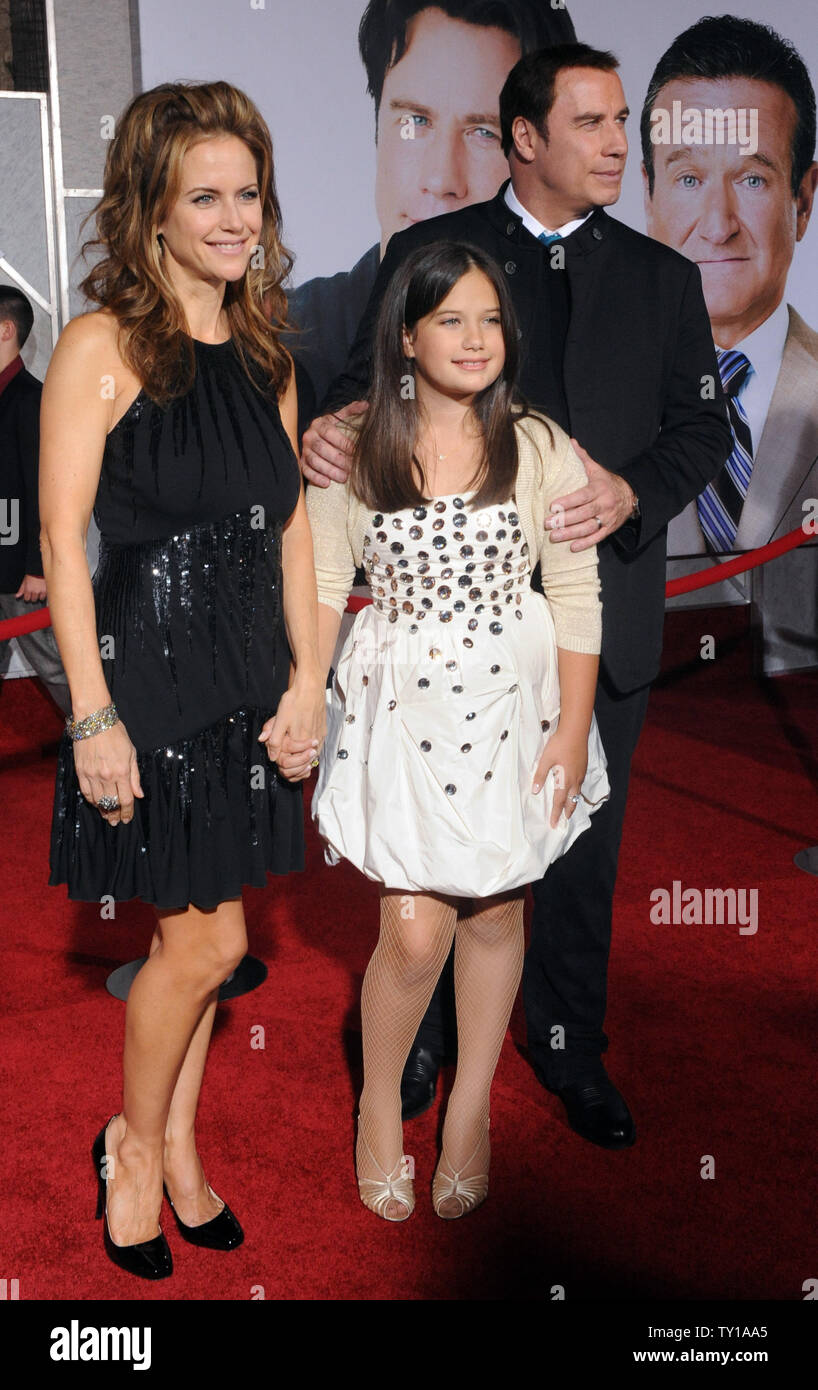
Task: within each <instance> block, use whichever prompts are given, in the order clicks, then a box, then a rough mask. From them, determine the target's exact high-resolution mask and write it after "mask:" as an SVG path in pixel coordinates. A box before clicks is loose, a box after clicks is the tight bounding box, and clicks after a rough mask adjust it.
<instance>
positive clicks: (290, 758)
mask: <svg viewBox="0 0 818 1390" xmlns="http://www.w3.org/2000/svg"><path fill="white" fill-rule="evenodd" d="M325 690H326V679H325V677H324V676H322V675H320V674H319V673H318V672H317V671H316V672H314V673H310V674H304V675H302V676H299V675H298V674H296V676H295V679H294V680H293V683H292V685H291V686H290V688H289V690H286V691H285V692H284V694H283V695H282V697H281V699H280V701H279V704H278V709H277V710H276V712H275V714H274V715H273V716H272V718H270V719H268V720H267V722H266V724H265V725H264V728H263V729H262V731H261V733H260V734H259V743H266V745H267V757H268V758H269V759H270V762H273V763H277V764H278V770H279V772H280V773H281V775H282V776H283V777H286V778H287V780H288V781H289V782H298V781H300V780H301V779H302V778H305V777H309V775H310V772H311V771H312V762H313V759H314V758H317V756H318V750H319V748H320V747H321V744H322V743H323V742H324V738H325V737H326V732H327V702H326V695H325V693H324V692H325Z"/></svg>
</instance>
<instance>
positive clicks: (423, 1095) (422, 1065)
mask: <svg viewBox="0 0 818 1390" xmlns="http://www.w3.org/2000/svg"><path fill="white" fill-rule="evenodd" d="M440 1067H441V1058H440V1057H439V1056H438V1055H437V1054H436V1053H435V1052H432V1051H431V1049H430V1048H428V1047H423V1046H420V1047H418V1046H417V1045H416V1044H415V1045H413V1047H412V1050H411V1052H410V1053H409V1056H408V1057H407V1059H406V1066H405V1067H404V1069H403V1076H402V1077H401V1082H400V1098H401V1101H402V1106H401V1115H402V1117H403V1119H404V1120H414V1119H415V1118H416V1117H417V1116H418V1115H423V1114H425V1112H426V1111H427V1110H428V1109H429V1107H430V1106H432V1105H434V1103H435V1094H436V1092H437V1078H438V1075H439V1073H440Z"/></svg>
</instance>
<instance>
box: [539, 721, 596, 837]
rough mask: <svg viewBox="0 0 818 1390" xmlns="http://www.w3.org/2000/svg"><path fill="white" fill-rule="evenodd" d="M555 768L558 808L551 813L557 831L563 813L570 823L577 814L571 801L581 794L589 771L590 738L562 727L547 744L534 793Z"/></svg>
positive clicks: (555, 807) (552, 822)
mask: <svg viewBox="0 0 818 1390" xmlns="http://www.w3.org/2000/svg"><path fill="white" fill-rule="evenodd" d="M552 767H553V768H554V770H555V782H554V806H553V809H552V812H551V828H552V829H553V828H554V827H555V826H556V824H557V821H558V820H559V818H560V812H561V811H563V810H564V811H565V815H566V819H567V820H570V819H571V816H572V815H573V814H574V810H575V808H576V802H575V801H573V800H572V799H571V798H572V797H574V796H579V795H580V788H581V787H582V783H583V781H584V780H585V773H586V772H587V770H588V738H587V735H586V736H585V737H584V738H579V737H575V736H572V735H570V734H568V733H567V732H564V731H563V730H562V729H560V728H558V729H557V732H556V733H555V734H554V736H553V738H550V739H549V740H548V742H547V744H546V745H545V749H544V752H543V755H542V757H541V758H540V761H539V762H538V763H537V770H536V772H535V773H534V784H533V786H532V789H531V790H532V791H533V792H538V791H540V789H541V788H542V786H543V784H544V782H545V779H546V776H547V775H548V773H549V771H550V769H551V768H552Z"/></svg>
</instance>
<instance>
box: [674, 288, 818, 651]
mask: <svg viewBox="0 0 818 1390" xmlns="http://www.w3.org/2000/svg"><path fill="white" fill-rule="evenodd" d="M787 307H788V310H789V317H790V323H789V330H788V332H787V339H786V342H785V344H784V354H783V357H782V359H781V367H780V369H779V372H778V378H777V380H776V383H775V390H774V391H773V396H772V400H771V401H770V407H769V410H768V411H767V418H766V421H765V423H764V430H763V432H762V435H761V440H760V442H759V444H758V447H757V448H756V449H755V458H754V463H753V472H752V476H751V478H750V486H749V488H748V489H747V498H746V500H745V503H744V508H743V510H742V514H741V522H740V525H739V529H738V533H737V535H736V545H735V549H736V550H737V551H738V550H754V549H755V548H756V547H757V546H760V545H764V544H766V542H767V541H770V540H774V539H776V538H777V537H779V536H784V535H786V534H787V532H788V531H792V530H794V529H795V528H796V527H797V526H800V525H801V522H802V521H803V520H804V511H803V507H802V503H803V502H805V501H806V500H807V499H808V498H818V333H816V332H814V331H813V329H811V328H810V327H809V325H808V324H806V323H805V322H804V320H803V319H802V318H801V316H800V314H798V313H797V312H796V310H795V309H793V307H792V305H791V304H790V305H788V306H787ZM668 551H669V552H670V553H671V554H672V553H673V552H675V553H676V554H677V555H704V554H705V551H706V547H705V543H704V537H703V535H702V530H701V526H700V525H699V518H698V513H697V511H696V504H695V502H691V503H690V505H689V506H687V507H686V508H685V510H684V511H683V512H682V513H681V514H680V515H679V516H678V517H675V518H674V520H673V521H672V522H671V524H670V526H669V527H668ZM708 563H709V562H708ZM703 567H704V566H702V565H700V564H695V563H694V564H690V563H688V562H685V561H680V560H671V561H670V562H669V566H668V576H669V577H675V576H676V575H680V574H688V573H690V572H691V571H692V570H698V569H701V568H703ZM753 582H754V591H753V592H754V597H755V598H756V600H757V601H758V603H759V607H760V610H761V619H762V633H763V638H762V640H763V662H764V672H765V674H773V673H776V672H778V673H780V672H783V671H794V670H799V669H803V668H805V667H809V666H816V665H818V543H816V544H815V545H812V544H809V543H808V544H807V545H806V546H802V547H801V549H800V550H797V551H793V552H791V553H790V554H788V555H783V556H781V557H780V558H779V559H777V560H774V561H772V562H770V563H769V564H768V565H765V566H763V567H762V568H761V569H760V570H757V571H756V572H755V578H754V581H753ZM726 589H727V585H726V584H725V585H714V586H713V587H712V588H710V589H709V590H704V591H701V592H700V593H699V594H698V595H696V594H693V595H691V596H690V599H689V600H688V604H689V603H691V602H693V601H697V602H698V603H701V601H702V598H704V597H705V596H707V597H708V598H709V601H710V602H711V603H713V602H725V601H731V596H730V595H728V594H727V593H726V592H724V591H725V590H726ZM734 594H735V591H734V592H733V596H732V601H735V597H734ZM673 606H676V605H673ZM686 606H687V605H686Z"/></svg>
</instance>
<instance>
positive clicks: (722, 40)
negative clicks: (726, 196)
mask: <svg viewBox="0 0 818 1390" xmlns="http://www.w3.org/2000/svg"><path fill="white" fill-rule="evenodd" d="M696 77H705V78H719V77H749V78H753V79H754V80H755V81H757V82H770V83H772V85H773V86H775V87H780V88H781V90H782V92H786V93H787V96H789V97H791V98H792V101H793V103H794V105H795V112H796V117H797V119H796V123H795V132H794V134H793V140H792V161H791V163H792V168H791V171H790V181H791V184H792V192H793V197H796V196H797V194H798V189H799V187H800V184H801V180H802V179H803V177H804V175H805V173H806V172H807V170H808V168H809V166H810V164H811V163H812V161H813V158H814V156H815V89H814V87H813V85H812V82H811V81H810V75H809V72H808V71H807V67H806V64H805V63H804V61H803V59H802V58H801V56H800V54H799V53H798V52H797V51H796V49H795V48H794V47H793V45H792V44H791V43H789V42H788V41H787V40H786V39H782V37H781V35H780V34H777V33H776V32H775V30H774V29H771V28H770V27H769V25H767V24H758V23H756V21H755V20H753V19H739V18H737V17H736V16H735V15H731V14H723V15H718V16H712V15H711V16H707V17H706V18H705V19H700V20H699V21H698V22H697V23H696V24H692V25H691V26H690V28H689V29H685V31H684V33H683V34H679V36H678V38H675V39H674V40H673V43H672V44H671V45H670V48H668V49H667V51H666V52H665V53H663V54H662V56H661V58H660V59H659V62H658V63H657V64H656V68H655V70H654V73H653V76H652V77H651V79H650V82H649V83H648V90H647V95H646V96H645V104H644V106H643V107H642V118H641V121H640V123H639V131H640V135H641V137H642V158H643V159H644V161H645V169H646V171H647V175H648V189H649V191H650V194H651V196H653V183H654V165H653V144H652V143H651V138H650V133H651V123H650V117H651V112H652V111H653V108H654V105H655V103H656V98H657V96H658V94H659V92H660V91H661V89H662V88H663V87H665V86H667V84H668V83H669V82H675V81H678V80H679V79H680V78H696Z"/></svg>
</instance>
